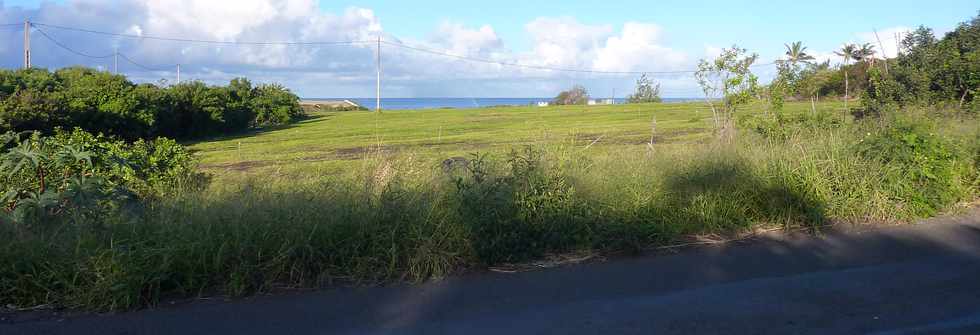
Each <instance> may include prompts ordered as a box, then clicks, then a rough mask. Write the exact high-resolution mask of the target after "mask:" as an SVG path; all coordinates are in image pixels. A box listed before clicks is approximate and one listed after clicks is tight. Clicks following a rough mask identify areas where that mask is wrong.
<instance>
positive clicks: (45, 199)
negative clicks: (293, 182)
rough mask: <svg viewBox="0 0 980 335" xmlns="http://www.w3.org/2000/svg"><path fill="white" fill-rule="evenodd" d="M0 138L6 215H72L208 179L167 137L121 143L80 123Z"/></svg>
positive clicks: (2, 203) (39, 218) (37, 218)
mask: <svg viewBox="0 0 980 335" xmlns="http://www.w3.org/2000/svg"><path fill="white" fill-rule="evenodd" d="M2 139H3V141H2V143H3V146H2V147H0V149H2V150H0V166H2V171H3V172H2V173H0V185H2V187H0V192H2V195H3V198H2V199H0V207H2V208H3V210H2V211H0V212H3V213H5V214H7V216H9V218H8V219H9V220H13V221H18V222H28V221H42V220H46V219H53V218H56V217H68V218H69V219H72V220H78V219H79V217H78V215H82V214H85V213H82V212H86V211H92V213H88V214H85V215H89V214H91V215H97V214H98V213H103V211H107V210H111V209H112V208H115V207H118V206H119V205H122V204H123V203H124V202H127V201H130V200H135V199H134V197H138V198H143V199H149V198H156V197H160V196H164V195H173V194H176V193H177V192H179V191H183V190H190V189H194V188H198V189H199V188H201V187H202V186H203V185H205V184H206V183H207V181H208V180H207V177H206V175H204V174H202V173H200V172H197V171H196V164H195V161H194V159H193V157H192V156H191V154H190V153H189V152H188V151H187V150H186V149H185V148H183V147H182V146H180V145H179V144H177V143H176V142H174V141H173V140H169V139H162V138H161V139H157V140H153V141H143V140H138V141H136V142H135V143H132V144H127V143H125V142H122V141H112V140H108V139H106V138H105V137H102V136H101V135H99V136H96V135H92V134H89V133H86V132H84V131H82V130H80V129H76V130H75V131H73V132H61V131H58V132H57V134H56V135H54V136H50V137H43V136H41V135H40V134H39V133H37V132H35V133H30V134H28V133H21V134H17V133H12V132H8V133H6V134H4V135H3V136H2ZM65 213H68V214H70V215H65ZM80 213H82V214H80Z"/></svg>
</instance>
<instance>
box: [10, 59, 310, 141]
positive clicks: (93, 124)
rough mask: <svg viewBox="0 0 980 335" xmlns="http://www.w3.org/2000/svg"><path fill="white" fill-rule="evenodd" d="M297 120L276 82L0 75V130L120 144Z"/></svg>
mask: <svg viewBox="0 0 980 335" xmlns="http://www.w3.org/2000/svg"><path fill="white" fill-rule="evenodd" d="M302 116H303V111H302V109H301V108H300V106H299V98H298V97H296V95H294V94H292V93H291V92H289V90H287V89H286V88H284V87H282V86H279V85H274V84H273V85H259V86H254V87H253V85H252V83H251V82H249V81H248V80H246V79H242V78H239V79H234V80H232V81H231V82H230V83H229V84H228V86H223V87H222V86H208V85H205V84H204V83H201V82H197V81H192V82H187V83H181V84H177V85H171V86H165V87H161V86H157V85H153V84H139V85H137V84H134V83H132V82H130V81H129V80H127V79H126V77H124V76H120V75H113V74H110V73H107V72H100V71H96V70H93V69H87V68H65V69H60V70H57V71H54V72H50V71H48V70H44V69H28V70H17V71H11V70H0V133H2V132H5V131H17V132H19V131H41V132H44V133H46V134H50V133H53V131H54V129H56V128H62V129H73V128H81V129H83V130H86V131H88V132H92V133H102V134H105V135H107V136H114V137H118V138H121V139H126V140H136V139H140V138H143V139H149V138H155V137H158V136H162V137H169V138H174V139H188V138H198V137H205V136H216V135H221V134H228V133H233V132H239V131H242V130H245V129H248V128H252V127H262V126H269V125H278V124H285V123H288V122H290V121H293V120H296V119H298V118H301V117H302Z"/></svg>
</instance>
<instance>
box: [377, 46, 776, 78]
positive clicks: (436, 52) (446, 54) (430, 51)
mask: <svg viewBox="0 0 980 335" xmlns="http://www.w3.org/2000/svg"><path fill="white" fill-rule="evenodd" d="M382 43H384V44H387V45H391V46H395V47H399V48H404V49H409V50H414V51H418V52H424V53H428V54H433V55H438V56H444V57H451V58H456V59H461V60H466V61H473V62H480V63H487V64H496V65H501V66H511V67H519V68H526V69H534V70H546V71H559V72H574V73H594V74H690V73H695V72H698V71H697V70H677V71H601V70H586V69H574V68H561V67H551V66H541V65H529V64H520V63H512V62H502V61H496V60H492V59H486V58H476V57H469V56H461V55H456V54H452V53H449V52H445V51H440V50H434V49H428V48H422V47H416V46H410V45H407V44H404V43H400V42H399V43H393V42H388V41H382ZM774 64H776V63H775V62H771V63H763V64H754V65H752V67H760V66H769V65H774Z"/></svg>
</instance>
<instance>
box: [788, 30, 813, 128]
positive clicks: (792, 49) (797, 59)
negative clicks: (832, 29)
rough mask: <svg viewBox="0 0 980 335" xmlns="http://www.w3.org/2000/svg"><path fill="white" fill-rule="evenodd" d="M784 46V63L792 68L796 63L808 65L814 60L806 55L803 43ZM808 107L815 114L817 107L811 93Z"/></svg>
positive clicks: (798, 42) (797, 42)
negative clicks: (787, 63)
mask: <svg viewBox="0 0 980 335" xmlns="http://www.w3.org/2000/svg"><path fill="white" fill-rule="evenodd" d="M784 45H785V46H786V61H787V62H789V63H790V64H792V65H793V68H796V63H801V62H802V63H809V62H810V61H811V60H814V58H813V56H810V54H808V53H806V47H805V46H803V42H800V41H796V42H793V43H790V44H784ZM810 107H811V108H812V109H813V112H814V113H816V111H817V106H816V103H815V102H814V101H813V94H812V93H811V96H810Z"/></svg>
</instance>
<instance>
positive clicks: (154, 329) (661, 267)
mask: <svg viewBox="0 0 980 335" xmlns="http://www.w3.org/2000/svg"><path fill="white" fill-rule="evenodd" d="M11 320H13V321H11ZM701 333H703V334H980V212H974V213H972V214H970V215H966V216H961V217H958V218H955V219H944V220H934V221H932V222H925V223H920V224H916V225H909V226H902V227H889V228H882V229H877V230H873V231H865V232H853V231H852V232H836V233H829V234H826V235H824V236H821V237H816V238H814V237H802V238H801V237H798V236H797V237H787V236H771V237H766V238H760V239H756V240H755V241H752V242H748V243H737V244H728V245H725V246H720V247H706V248H699V249H694V250H686V251H682V252H680V253H677V254H672V255H658V256H645V257H638V258H630V259H621V260H613V261H609V262H605V263H594V264H582V265H575V266H568V267H562V268H556V269H549V270H542V271H533V272H524V273H516V274H505V273H483V274H473V275H467V276H461V277H454V278H451V279H446V280H442V281H438V282H432V283H427V284H424V285H415V286H410V285H404V286H395V287H380V288H378V287H376V288H350V289H334V290H328V291H322V292H314V293H305V294H292V295H281V296H264V297H257V298H252V299H247V300H242V301H235V302H221V301H215V302H196V303H191V304H186V305H181V306H176V307H166V308H158V309H155V310H144V311H139V312H132V313H122V314H115V315H89V316H76V317H70V318H67V319H49V318H40V319H31V318H24V317H22V316H21V317H14V318H8V319H7V321H2V322H0V334H4V335H8V334H9V335H14V334H701Z"/></svg>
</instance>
